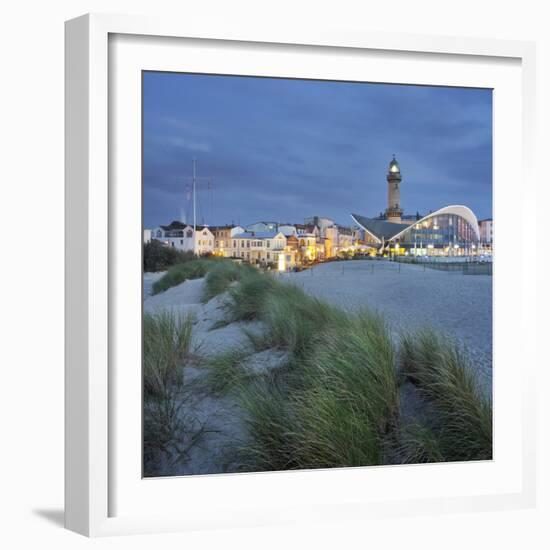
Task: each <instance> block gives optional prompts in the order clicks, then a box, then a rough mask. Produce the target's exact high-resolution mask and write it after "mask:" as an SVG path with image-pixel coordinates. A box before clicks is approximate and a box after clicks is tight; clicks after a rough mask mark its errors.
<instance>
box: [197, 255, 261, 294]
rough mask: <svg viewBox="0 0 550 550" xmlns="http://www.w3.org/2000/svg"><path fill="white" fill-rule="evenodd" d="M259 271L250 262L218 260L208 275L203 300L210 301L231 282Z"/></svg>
mask: <svg viewBox="0 0 550 550" xmlns="http://www.w3.org/2000/svg"><path fill="white" fill-rule="evenodd" d="M257 272H258V271H257V269H255V268H254V267H252V266H250V265H249V264H238V263H236V262H233V261H218V262H216V264H213V265H212V267H211V269H210V270H209V271H208V274H207V275H206V280H205V288H204V294H203V301H204V302H208V301H209V300H211V299H212V298H214V296H218V295H219V294H222V293H224V292H225V291H226V290H227V289H228V288H229V286H230V285H231V283H233V282H235V281H239V280H241V279H242V278H243V277H246V276H247V275H251V274H254V273H257Z"/></svg>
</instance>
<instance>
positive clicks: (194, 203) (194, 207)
mask: <svg viewBox="0 0 550 550" xmlns="http://www.w3.org/2000/svg"><path fill="white" fill-rule="evenodd" d="M196 180H197V159H196V158H194V157H193V237H194V238H195V239H196V237H195V233H196V232H197V201H196V183H197V182H196Z"/></svg>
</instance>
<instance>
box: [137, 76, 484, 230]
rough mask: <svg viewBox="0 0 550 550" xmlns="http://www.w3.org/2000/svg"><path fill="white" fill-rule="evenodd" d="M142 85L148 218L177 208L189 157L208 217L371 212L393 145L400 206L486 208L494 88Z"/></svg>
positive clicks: (213, 80)
mask: <svg viewBox="0 0 550 550" xmlns="http://www.w3.org/2000/svg"><path fill="white" fill-rule="evenodd" d="M144 91H145V93H144V137H145V139H144V185H145V189H146V191H147V190H151V191H152V190H158V191H159V193H156V194H155V193H146V201H145V204H144V219H145V224H146V225H154V224H158V223H164V222H166V221H167V220H168V221H169V219H171V217H177V216H179V212H180V209H181V207H182V204H181V201H183V200H184V196H185V185H186V183H187V182H189V181H190V176H191V167H192V164H191V161H192V159H193V157H196V158H197V160H198V173H199V175H200V176H201V177H204V178H208V179H211V181H212V182H213V188H214V191H213V192H210V191H204V190H201V191H199V193H198V199H199V202H200V203H201V205H202V206H201V209H202V210H203V211H204V214H205V216H206V215H207V214H208V215H209V216H211V217H212V219H210V220H207V221H209V222H210V223H224V222H227V221H232V220H235V221H236V220H238V219H240V221H241V223H245V222H247V221H254V220H255V219H257V218H258V219H261V218H272V219H276V220H283V221H293V220H294V221H301V220H302V219H303V218H304V217H306V216H309V215H312V214H316V213H319V214H322V215H326V216H330V217H334V218H336V219H338V220H341V221H342V222H344V223H349V212H351V211H352V210H357V211H361V212H364V213H365V214H367V215H369V214H371V215H374V214H377V213H378V212H380V211H381V210H383V209H384V208H385V206H386V204H385V203H386V192H387V184H386V181H385V175H386V171H387V168H388V162H389V160H390V159H391V154H392V153H396V155H397V157H398V159H399V161H400V164H401V168H402V172H403V177H404V179H403V186H402V206H403V207H404V208H405V210H406V211H408V212H416V211H417V210H419V211H427V210H429V209H435V208H437V207H439V206H442V205H443V204H445V203H449V202H454V203H464V204H468V205H470V206H471V207H472V208H473V209H474V211H475V212H476V213H477V214H479V215H480V217H485V216H489V215H490V214H491V213H490V209H491V206H490V205H491V201H492V197H491V183H492V169H491V165H492V100H491V92H490V91H489V90H469V89H464V88H435V87H424V86H422V87H421V86H395V85H375V84H356V83H340V82H317V81H300V80H284V79H269V78H245V77H221V76H205V75H187V74H173V73H150V74H147V75H146V78H145V80H144ZM210 195H213V196H212V197H211V196H210ZM212 202H213V204H214V206H213V208H212V207H211V203H212Z"/></svg>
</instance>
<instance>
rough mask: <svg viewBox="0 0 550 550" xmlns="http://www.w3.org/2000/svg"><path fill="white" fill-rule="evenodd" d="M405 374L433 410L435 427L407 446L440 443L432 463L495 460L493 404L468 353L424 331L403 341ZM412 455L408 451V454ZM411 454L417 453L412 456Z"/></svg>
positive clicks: (431, 427) (433, 333)
mask: <svg viewBox="0 0 550 550" xmlns="http://www.w3.org/2000/svg"><path fill="white" fill-rule="evenodd" d="M401 368H402V371H403V374H404V375H405V376H406V377H407V378H408V379H409V380H410V381H411V382H413V383H414V384H415V385H416V387H417V389H418V391H419V392H420V395H421V396H422V397H423V398H424V399H426V400H428V401H429V402H430V404H431V405H432V407H433V415H432V416H433V425H432V426H428V427H425V429H424V430H423V431H420V432H419V431H418V430H416V434H417V435H418V434H419V433H420V436H419V437H415V434H414V433H413V434H412V436H411V434H409V440H408V443H409V445H408V447H409V449H410V448H411V444H414V443H415V441H417V443H418V446H419V447H420V448H421V449H425V448H426V447H427V445H426V437H427V431H426V430H431V434H428V435H429V445H428V447H434V442H437V452H432V453H427V454H426V453H425V456H427V457H435V458H434V459H433V460H431V461H435V460H439V459H443V460H444V461H461V460H489V459H491V458H492V445H493V440H492V423H493V417H492V405H491V400H490V398H489V396H488V395H486V393H484V391H483V390H482V388H481V386H480V384H479V381H478V379H477V377H476V375H475V373H474V370H473V368H472V365H470V364H469V362H468V360H467V358H466V354H465V353H464V352H463V350H461V349H460V348H459V347H458V346H457V345H456V344H455V343H454V342H452V341H450V340H448V339H447V338H445V337H444V336H442V335H441V334H438V333H436V332H434V331H433V330H430V329H426V330H423V331H420V332H417V333H414V334H412V335H407V336H405V337H404V338H403V341H402V346H401ZM409 454H410V452H409ZM412 454H413V455H414V454H415V452H413V453H412Z"/></svg>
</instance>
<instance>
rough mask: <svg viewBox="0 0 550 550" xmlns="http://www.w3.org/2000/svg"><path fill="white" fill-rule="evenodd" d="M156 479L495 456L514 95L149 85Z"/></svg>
mask: <svg viewBox="0 0 550 550" xmlns="http://www.w3.org/2000/svg"><path fill="white" fill-rule="evenodd" d="M141 78H142V81H141V85H142V105H141V108H142V113H141V114H142V122H141V124H142V126H141V129H142V133H141V140H142V158H141V167H142V173H141V178H142V213H141V215H142V233H141V235H137V231H135V233H136V241H135V242H136V246H137V239H138V238H139V239H141V241H140V242H141V245H142V262H143V266H142V267H143V273H142V276H143V283H142V295H143V305H142V342H141V348H142V364H141V368H142V453H143V454H142V475H143V477H146V478H155V477H166V476H189V475H208V474H217V475H220V474H238V473H247V472H248V473H250V472H278V471H288V470H296V471H304V470H317V469H328V468H353V467H372V466H388V467H389V466H392V467H397V466H399V465H404V464H407V465H411V464H426V463H443V462H468V461H490V460H492V459H493V407H492V401H493V373H492V371H493V90H492V89H491V88H474V87H450V86H427V85H414V84H412V83H403V84H389V83H379V82H361V81H337V80H314V79H301V78H282V77H275V76H273V77H266V76H249V75H229V74H228V75H223V74H198V73H179V72H164V71H142V73H141Z"/></svg>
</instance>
